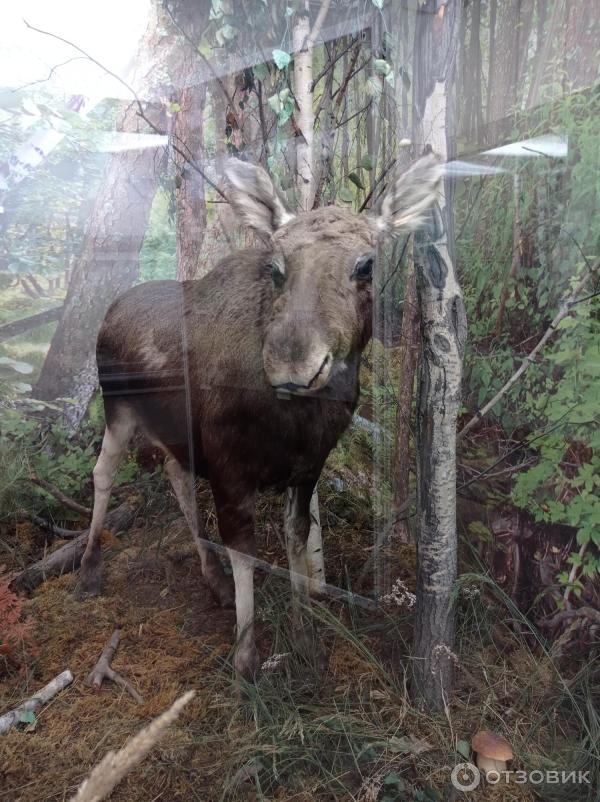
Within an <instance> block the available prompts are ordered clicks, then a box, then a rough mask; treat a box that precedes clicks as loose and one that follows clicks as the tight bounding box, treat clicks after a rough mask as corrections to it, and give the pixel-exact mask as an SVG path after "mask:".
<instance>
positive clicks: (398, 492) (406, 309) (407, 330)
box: [393, 243, 419, 543]
mask: <svg viewBox="0 0 600 802" xmlns="http://www.w3.org/2000/svg"><path fill="white" fill-rule="evenodd" d="M408 247H409V249H410V250H409V254H408V260H407V261H408V264H407V270H406V279H405V291H404V303H403V305H402V332H401V336H400V347H399V348H398V363H399V365H400V372H399V375H398V398H397V404H398V406H397V410H396V449H395V456H394V473H393V481H394V513H395V514H396V515H398V516H399V517H398V519H397V520H396V522H395V525H394V533H393V534H394V537H395V538H396V539H397V540H398V541H400V542H401V543H410V541H411V536H410V530H409V528H408V523H407V520H408V519H407V513H408V510H407V509H406V508H407V506H408V493H409V476H410V470H411V467H412V460H411V458H410V435H411V426H412V403H413V395H414V381H415V371H416V369H417V359H418V356H419V305H418V298H417V277H416V273H415V266H414V259H413V248H412V243H409V246H408Z"/></svg>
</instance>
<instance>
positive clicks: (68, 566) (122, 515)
mask: <svg viewBox="0 0 600 802" xmlns="http://www.w3.org/2000/svg"><path fill="white" fill-rule="evenodd" d="M135 508H136V507H135V502H134V501H125V502H124V503H123V504H120V505H119V506H118V507H116V508H115V509H114V510H112V511H111V512H109V513H108V515H107V516H106V523H105V528H106V529H108V530H109V531H111V532H115V533H116V532H119V531H121V530H123V529H125V528H126V527H127V526H129V525H130V524H131V522H132V521H133V517H134V514H135ZM89 532H90V530H89V528H88V529H84V530H83V532H81V533H80V534H77V535H76V536H75V537H74V538H73V540H71V541H69V542H68V543H65V545H64V546H61V547H60V548H59V549H56V551H53V552H52V553H51V554H47V555H45V556H44V557H42V559H41V560H38V561H37V562H35V563H33V564H32V565H30V566H29V567H28V568H26V569H25V570H24V571H21V573H20V574H17V576H16V577H15V578H14V580H13V581H12V586H13V587H14V588H16V589H21V590H33V588H36V587H37V586H38V585H40V584H41V583H42V582H44V581H45V580H46V579H48V578H50V577H53V576H61V575H62V574H66V573H69V572H70V571H75V570H77V568H79V566H80V564H81V558H82V557H83V552H84V551H85V547H86V544H87V539H88V535H89Z"/></svg>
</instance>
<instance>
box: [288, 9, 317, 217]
mask: <svg viewBox="0 0 600 802" xmlns="http://www.w3.org/2000/svg"><path fill="white" fill-rule="evenodd" d="M309 36H310V3H309V2H308V0H303V2H302V3H301V4H300V9H299V11H298V13H297V15H296V19H295V21H294V30H293V34H292V41H293V48H294V95H295V96H296V102H297V104H298V126H299V128H300V134H299V135H298V138H297V142H296V162H297V166H296V169H297V172H298V180H297V186H298V200H299V206H300V209H301V210H303V211H308V209H311V208H312V197H313V191H314V173H313V137H314V128H315V116H314V111H313V95H312V92H311V85H312V77H313V76H312V47H311V46H310V42H309Z"/></svg>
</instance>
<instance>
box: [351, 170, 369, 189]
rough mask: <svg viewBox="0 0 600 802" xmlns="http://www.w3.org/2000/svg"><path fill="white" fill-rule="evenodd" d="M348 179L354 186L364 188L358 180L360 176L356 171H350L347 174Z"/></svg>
mask: <svg viewBox="0 0 600 802" xmlns="http://www.w3.org/2000/svg"><path fill="white" fill-rule="evenodd" d="M348 180H349V181H352V183H353V184H354V185H355V186H357V187H358V188H359V189H364V188H365V185H364V184H363V182H362V181H361V180H360V176H359V175H358V173H350V174H349V176H348Z"/></svg>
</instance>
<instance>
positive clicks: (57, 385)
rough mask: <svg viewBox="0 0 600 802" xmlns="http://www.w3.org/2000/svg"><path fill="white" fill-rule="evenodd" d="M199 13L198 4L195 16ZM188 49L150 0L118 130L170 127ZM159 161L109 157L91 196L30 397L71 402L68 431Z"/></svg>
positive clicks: (139, 236) (147, 154) (81, 403)
mask: <svg viewBox="0 0 600 802" xmlns="http://www.w3.org/2000/svg"><path fill="white" fill-rule="evenodd" d="M179 5H180V6H182V5H185V4H182V3H180V4H179ZM205 11H206V9H204V8H202V9H201V13H202V14H204V13H205ZM206 13H207V12H206ZM165 30H166V31H168V32H169V35H165ZM189 50H190V45H189V43H188V42H187V41H182V37H181V36H180V33H179V31H178V30H176V29H173V28H172V25H171V23H170V18H169V17H168V15H167V14H166V12H165V10H164V8H163V6H162V4H161V3H159V2H158V0H155V2H154V4H153V6H152V13H151V18H150V21H149V24H148V27H147V30H146V33H145V35H144V37H143V38H142V41H141V42H140V46H139V49H138V53H137V56H136V62H135V63H136V71H135V74H134V76H133V77H132V79H131V84H132V85H133V87H134V89H135V90H136V92H137V96H138V98H139V100H140V102H139V103H138V102H133V103H131V104H130V105H129V106H128V108H126V109H125V111H124V113H123V115H122V117H121V120H120V123H119V124H118V126H117V128H118V129H119V130H122V131H127V132H133V133H157V132H159V133H166V132H167V130H168V128H169V127H170V125H169V124H168V123H169V120H168V118H167V116H166V109H165V102H164V100H165V98H172V99H176V98H177V97H178V96H179V94H180V92H181V87H182V86H183V88H184V94H185V91H186V84H185V78H186V74H187V73H189ZM186 65H187V69H186ZM195 80H196V81H198V78H197V77H196V79H195ZM190 91H193V89H192V90H190ZM144 117H145V118H146V120H144V119H143V118H144ZM171 133H172V131H171ZM175 144H177V143H175ZM184 144H185V143H184ZM163 160H164V159H163V148H162V146H161V147H160V148H158V147H157V148H143V149H139V150H134V149H132V150H126V151H123V152H121V153H116V154H114V155H113V156H112V157H111V158H110V159H109V161H108V163H107V165H106V167H105V172H104V177H103V181H102V184H101V187H100V189H99V191H98V193H97V195H96V198H95V199H94V204H93V208H92V211H91V215H90V219H89V222H88V225H87V229H86V232H85V234H84V238H83V243H82V246H81V250H80V253H79V255H78V257H77V259H76V261H75V264H74V267H73V271H72V276H71V281H70V283H69V288H68V292H67V297H66V299H65V304H64V307H63V312H62V315H61V318H60V320H59V323H58V326H57V329H56V331H55V334H54V337H53V338H52V342H51V344H50V349H49V351H48V354H47V356H46V360H45V362H44V365H43V367H42V371H41V373H40V377H39V380H38V382H37V385H36V387H35V389H34V395H35V396H36V397H37V398H40V399H42V400H46V401H51V400H55V399H57V398H70V399H73V400H74V403H71V404H68V405H67V406H66V407H65V416H66V420H67V425H68V427H69V428H70V429H71V430H72V431H76V430H77V428H78V427H79V424H80V422H81V420H82V418H83V416H84V415H85V412H86V410H87V406H88V404H89V401H90V399H91V397H92V394H93V393H94V390H95V388H96V386H97V371H96V364H95V345H96V337H97V334H98V330H99V328H100V325H101V323H102V320H103V318H104V315H105V314H106V311H107V309H108V307H109V306H110V304H111V303H112V302H113V301H114V300H115V298H117V297H118V296H119V295H120V294H121V293H122V292H124V291H125V290H126V289H127V288H128V287H130V286H131V285H132V284H133V283H134V282H135V280H136V278H137V276H138V270H139V252H140V249H141V247H142V244H143V241H144V237H145V234H146V229H147V225H148V219H149V216H150V210H151V208H152V202H153V199H154V195H155V192H156V188H157V176H158V174H159V172H160V170H161V169H162V166H163ZM189 169H190V170H191V169H192V168H189ZM184 218H185V219H186V220H187V219H189V218H187V217H185V216H184ZM186 253H187V251H186Z"/></svg>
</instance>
